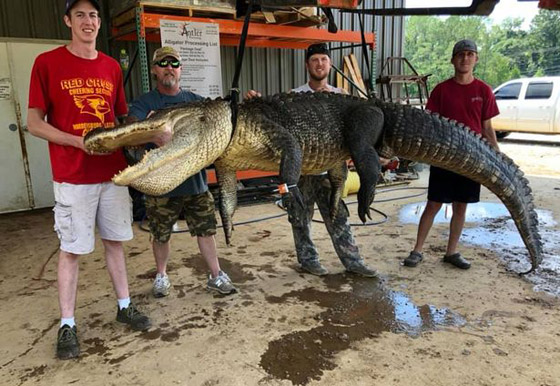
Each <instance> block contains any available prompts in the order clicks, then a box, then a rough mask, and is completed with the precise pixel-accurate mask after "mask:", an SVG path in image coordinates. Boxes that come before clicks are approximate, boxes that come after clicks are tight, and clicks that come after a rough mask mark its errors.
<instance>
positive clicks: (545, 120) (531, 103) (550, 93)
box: [492, 76, 560, 138]
mask: <svg viewBox="0 0 560 386" xmlns="http://www.w3.org/2000/svg"><path fill="white" fill-rule="evenodd" d="M494 95H495V96H496V101H497V103H498V107H499V109H500V114H499V115H498V116H496V117H494V118H492V127H493V128H494V130H495V131H496V135H497V136H498V138H503V137H505V136H507V135H508V134H509V133H510V132H522V133H538V134H560V76H549V77H542V78H522V79H514V80H510V81H508V82H506V83H503V84H501V85H500V86H498V87H497V88H496V89H495V90H494Z"/></svg>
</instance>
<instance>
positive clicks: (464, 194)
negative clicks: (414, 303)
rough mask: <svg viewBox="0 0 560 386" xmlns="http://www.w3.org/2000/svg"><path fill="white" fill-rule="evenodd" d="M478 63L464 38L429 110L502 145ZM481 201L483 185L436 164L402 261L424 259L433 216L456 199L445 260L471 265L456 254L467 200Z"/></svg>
mask: <svg viewBox="0 0 560 386" xmlns="http://www.w3.org/2000/svg"><path fill="white" fill-rule="evenodd" d="M477 62H478V49H477V46H476V44H475V42H473V41H472V40H461V41H459V42H457V43H456V44H455V46H454V47H453V54H452V57H451V64H453V67H454V68H455V75H454V76H453V77H452V78H451V79H448V80H446V81H444V82H442V83H440V84H438V85H437V86H436V87H435V88H434V90H433V91H432V93H431V95H430V98H429V99H428V104H427V106H426V108H427V109H428V110H430V111H432V112H434V113H439V114H440V115H442V116H444V117H446V118H449V119H454V120H456V121H457V122H461V123H464V124H465V125H466V126H468V127H469V128H470V129H471V130H473V131H474V132H476V133H479V134H481V135H482V137H483V138H486V140H487V141H488V142H489V143H490V144H491V145H492V146H494V147H495V148H496V149H498V142H497V140H496V133H495V132H494V130H493V129H492V124H491V118H492V117H495V116H496V115H498V114H499V110H498V106H497V104H496V99H495V98H494V94H493V93H492V89H491V88H490V86H488V85H487V84H486V83H484V82H482V81H481V80H479V79H476V78H475V77H474V74H473V71H474V67H475V65H476V63H477ZM478 201H480V184H479V183H477V182H474V181H472V180H470V179H468V178H466V177H463V176H460V175H458V174H455V173H452V172H449V171H447V170H444V169H440V168H437V167H434V166H432V167H431V168H430V181H429V187H428V203H427V204H426V208H425V209H424V212H423V213H422V217H421V218H420V224H419V225H418V235H417V238H416V245H415V246H414V249H413V250H412V252H410V255H409V256H408V257H407V258H406V259H405V260H404V262H403V263H404V265H405V266H408V267H415V266H416V265H418V263H420V262H421V261H422V259H423V256H422V248H423V246H424V242H425V241H426V238H427V237H428V233H429V232H430V228H431V227H432V224H433V223H434V218H435V216H436V215H437V213H438V212H439V210H440V209H441V206H442V204H443V203H452V208H453V215H452V217H451V223H450V227H449V240H448V243H447V251H446V253H445V256H444V257H443V261H444V262H446V263H449V264H452V265H454V266H455V267H457V268H461V269H468V268H470V266H471V264H470V262H469V261H468V260H467V259H465V258H464V257H463V256H461V254H460V253H458V252H457V244H458V242H459V238H460V237H461V233H462V231H463V226H464V224H465V214H466V211H467V204H468V203H474V202H478Z"/></svg>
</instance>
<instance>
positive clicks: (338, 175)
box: [328, 161, 348, 221]
mask: <svg viewBox="0 0 560 386" xmlns="http://www.w3.org/2000/svg"><path fill="white" fill-rule="evenodd" d="M328 174H329V181H330V182H331V198H330V216H331V219H332V220H333V221H334V219H335V218H336V214H337V213H338V210H339V207H340V200H341V199H342V191H343V190H344V183H345V182H346V178H347V177H348V166H347V165H346V161H344V162H341V163H340V165H339V166H338V167H336V168H333V169H330V170H329V171H328Z"/></svg>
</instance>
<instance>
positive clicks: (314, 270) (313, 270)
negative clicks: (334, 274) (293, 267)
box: [301, 260, 329, 276]
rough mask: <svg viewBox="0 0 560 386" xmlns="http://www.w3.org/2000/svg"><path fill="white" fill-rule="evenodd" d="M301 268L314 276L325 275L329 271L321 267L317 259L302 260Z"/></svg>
mask: <svg viewBox="0 0 560 386" xmlns="http://www.w3.org/2000/svg"><path fill="white" fill-rule="evenodd" d="M301 269H302V270H304V271H305V272H307V273H310V274H312V275H315V276H325V275H327V274H328V273H329V270H328V269H326V268H325V267H323V266H322V265H321V263H319V260H307V261H304V262H302V263H301Z"/></svg>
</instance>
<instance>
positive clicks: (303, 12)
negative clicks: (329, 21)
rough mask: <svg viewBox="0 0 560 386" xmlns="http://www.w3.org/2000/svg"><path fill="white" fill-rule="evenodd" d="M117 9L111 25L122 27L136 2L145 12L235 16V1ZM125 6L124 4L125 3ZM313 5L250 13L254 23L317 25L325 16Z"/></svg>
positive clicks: (192, 1)
mask: <svg viewBox="0 0 560 386" xmlns="http://www.w3.org/2000/svg"><path fill="white" fill-rule="evenodd" d="M123 3H125V4H124V6H123V5H120V6H119V8H118V9H115V10H113V11H112V12H111V13H112V14H113V16H112V19H111V21H112V25H113V27H122V26H125V25H127V24H134V23H135V20H136V6H138V5H142V6H143V8H144V12H145V13H153V14H164V15H177V16H188V17H197V18H217V19H230V20H232V19H235V18H236V9H235V1H234V0H230V1H229V2H228V1H226V0H222V1H218V0H211V1H206V2H204V3H205V5H195V3H201V2H200V1H197V0H182V1H180V0H176V1H163V0H161V1H157V0H156V1H153V0H151V1H143V0H136V1H131V0H129V1H124V2H123ZM125 6H126V7H125ZM315 13H316V12H315V8H310V7H303V8H297V9H295V8H294V9H293V10H281V11H267V10H264V11H263V12H255V13H254V14H253V15H252V16H251V21H252V22H256V23H272V24H277V25H291V26H298V27H311V26H318V25H321V24H323V23H324V22H325V18H324V16H322V15H321V16H319V15H316V14H315Z"/></svg>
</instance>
